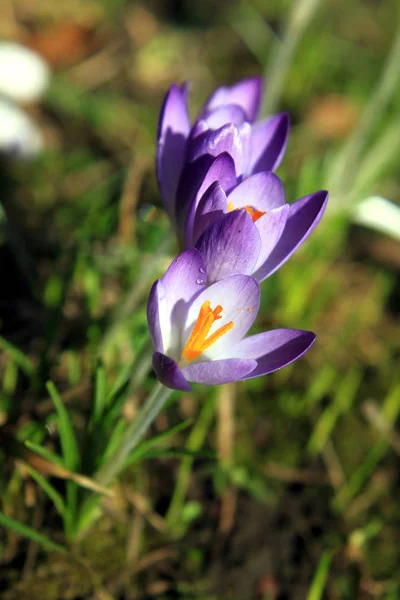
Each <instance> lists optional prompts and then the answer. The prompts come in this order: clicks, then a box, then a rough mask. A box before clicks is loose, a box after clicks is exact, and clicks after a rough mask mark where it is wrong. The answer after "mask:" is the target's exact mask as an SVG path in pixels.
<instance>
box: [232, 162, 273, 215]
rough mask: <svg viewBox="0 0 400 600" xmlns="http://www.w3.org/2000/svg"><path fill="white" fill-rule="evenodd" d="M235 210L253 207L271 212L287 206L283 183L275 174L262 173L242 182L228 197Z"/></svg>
mask: <svg viewBox="0 0 400 600" xmlns="http://www.w3.org/2000/svg"><path fill="white" fill-rule="evenodd" d="M228 202H230V203H231V204H232V207H233V209H235V208H244V207H245V206H252V207H253V208H255V209H257V210H260V211H263V212H269V211H270V210H272V209H273V208H277V207H278V206H282V205H283V204H285V190H284V187H283V183H282V181H281V180H280V179H279V177H277V176H276V175H275V174H274V173H271V172H269V171H262V172H261V173H256V174H255V175H251V176H250V177H248V178H247V179H245V180H244V181H242V182H241V183H240V184H239V185H238V186H237V187H235V188H234V189H233V191H232V192H231V193H230V194H229V196H228Z"/></svg>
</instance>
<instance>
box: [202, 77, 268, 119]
mask: <svg viewBox="0 0 400 600" xmlns="http://www.w3.org/2000/svg"><path fill="white" fill-rule="evenodd" d="M261 88H262V79H261V78H260V77H248V78H247V79H242V81H239V82H238V83H235V84H234V85H232V86H231V87H219V88H217V89H216V90H215V92H213V93H212V94H211V96H210V97H209V98H208V100H207V102H206V103H205V105H204V107H203V109H202V111H201V117H203V118H204V115H207V114H208V113H209V112H210V111H212V110H214V109H216V108H218V107H220V106H224V105H225V104H237V105H238V106H240V107H241V108H242V109H243V110H244V112H245V113H246V116H247V120H248V121H250V122H252V121H254V120H255V119H256V118H257V114H258V111H259V108H260V102H261V91H262V89H261Z"/></svg>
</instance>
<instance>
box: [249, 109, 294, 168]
mask: <svg viewBox="0 0 400 600" xmlns="http://www.w3.org/2000/svg"><path fill="white" fill-rule="evenodd" d="M288 136H289V117H288V115H287V114H285V113H282V114H280V115H277V116H275V117H270V118H269V119H267V120H266V121H262V122H261V123H259V124H257V125H255V126H254V127H253V131H252V135H251V158H250V164H249V165H248V167H247V168H248V173H249V174H251V173H259V172H260V171H273V170H274V169H277V168H278V166H279V165H280V163H281V160H282V158H283V155H284V154H285V150H286V146H287V141H288Z"/></svg>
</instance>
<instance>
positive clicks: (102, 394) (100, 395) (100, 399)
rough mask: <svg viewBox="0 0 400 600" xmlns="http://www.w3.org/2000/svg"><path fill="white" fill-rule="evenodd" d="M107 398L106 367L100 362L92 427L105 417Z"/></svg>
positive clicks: (97, 370) (96, 380) (97, 369)
mask: <svg viewBox="0 0 400 600" xmlns="http://www.w3.org/2000/svg"><path fill="white" fill-rule="evenodd" d="M106 398H107V381H106V373H105V369H104V365H103V364H102V363H101V362H100V363H99V364H98V365H97V368H96V373H95V392H94V404H93V414H92V419H91V426H94V425H95V424H96V423H98V422H99V421H100V419H101V417H102V416H103V412H104V408H105V405H106Z"/></svg>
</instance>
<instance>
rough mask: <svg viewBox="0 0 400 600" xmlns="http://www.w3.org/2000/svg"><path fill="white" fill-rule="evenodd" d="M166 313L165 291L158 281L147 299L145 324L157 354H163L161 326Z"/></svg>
mask: <svg viewBox="0 0 400 600" xmlns="http://www.w3.org/2000/svg"><path fill="white" fill-rule="evenodd" d="M166 312H167V307H166V299H165V290H164V286H163V284H162V283H161V281H160V280H159V279H157V281H155V282H154V284H153V286H152V288H151V290H150V294H149V299H148V301H147V323H148V325H149V331H150V336H151V341H152V342H153V346H154V348H155V349H156V350H157V351H158V352H164V343H163V335H162V329H161V324H162V323H163V321H164V314H165V313H166Z"/></svg>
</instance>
